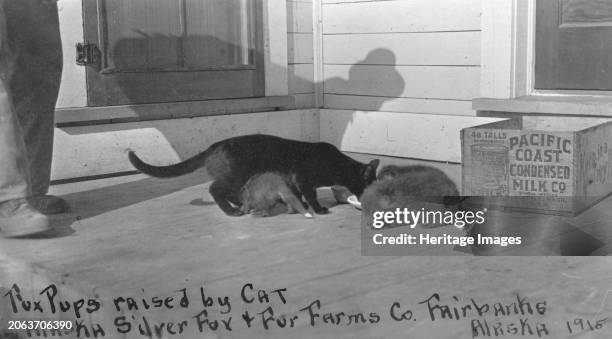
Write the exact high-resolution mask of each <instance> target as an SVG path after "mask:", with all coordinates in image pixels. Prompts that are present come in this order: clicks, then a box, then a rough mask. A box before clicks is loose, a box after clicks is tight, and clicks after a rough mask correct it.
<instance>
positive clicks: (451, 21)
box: [323, 0, 481, 34]
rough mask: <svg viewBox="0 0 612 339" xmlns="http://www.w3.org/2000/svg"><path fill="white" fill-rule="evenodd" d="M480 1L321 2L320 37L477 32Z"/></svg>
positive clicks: (478, 28)
mask: <svg viewBox="0 0 612 339" xmlns="http://www.w3.org/2000/svg"><path fill="white" fill-rule="evenodd" d="M480 3H481V1H480V0H461V1H458V0H403V1H402V0H396V1H367V2H345V3H338V2H337V1H324V3H323V7H324V12H323V33H324V34H344V33H399V32H452V31H469V30H476V31H479V30H480V13H481V11H480Z"/></svg>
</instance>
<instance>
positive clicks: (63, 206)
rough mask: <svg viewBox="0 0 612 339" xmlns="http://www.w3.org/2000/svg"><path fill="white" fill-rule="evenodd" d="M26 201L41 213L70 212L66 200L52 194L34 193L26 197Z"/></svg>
mask: <svg viewBox="0 0 612 339" xmlns="http://www.w3.org/2000/svg"><path fill="white" fill-rule="evenodd" d="M27 200H28V203H29V204H30V205H31V206H32V207H34V208H35V209H37V210H38V211H39V212H40V213H43V214H60V213H66V212H70V205H68V203H67V202H66V200H64V199H62V198H60V197H56V196H54V195H34V196H31V197H28V198H27Z"/></svg>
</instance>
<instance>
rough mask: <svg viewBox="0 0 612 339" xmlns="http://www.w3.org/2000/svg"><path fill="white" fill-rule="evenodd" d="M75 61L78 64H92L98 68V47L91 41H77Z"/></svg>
mask: <svg viewBox="0 0 612 339" xmlns="http://www.w3.org/2000/svg"><path fill="white" fill-rule="evenodd" d="M76 52H77V53H76V63H77V65H79V66H92V67H94V68H95V69H97V70H99V69H100V56H101V53H100V49H99V48H98V46H97V45H96V44H94V43H91V42H79V43H77V44H76Z"/></svg>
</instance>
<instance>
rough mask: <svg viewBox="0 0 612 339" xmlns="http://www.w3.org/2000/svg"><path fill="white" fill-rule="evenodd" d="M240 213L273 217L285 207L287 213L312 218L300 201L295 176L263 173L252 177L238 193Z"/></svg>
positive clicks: (303, 203)
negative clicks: (240, 201)
mask: <svg viewBox="0 0 612 339" xmlns="http://www.w3.org/2000/svg"><path fill="white" fill-rule="evenodd" d="M240 196H241V200H242V212H244V213H253V215H259V216H263V217H266V216H273V215H276V214H279V213H282V211H281V210H280V209H279V207H280V208H281V209H282V207H286V210H287V213H296V212H299V213H301V214H302V215H303V216H305V217H306V218H312V214H310V212H308V210H307V208H308V205H307V204H306V203H305V202H303V201H302V199H301V198H298V197H301V194H300V192H299V190H298V188H297V186H296V183H295V176H287V175H282V174H280V173H274V172H265V173H261V174H256V175H254V176H253V177H252V178H251V179H249V181H247V183H246V184H244V187H242V190H241V192H240Z"/></svg>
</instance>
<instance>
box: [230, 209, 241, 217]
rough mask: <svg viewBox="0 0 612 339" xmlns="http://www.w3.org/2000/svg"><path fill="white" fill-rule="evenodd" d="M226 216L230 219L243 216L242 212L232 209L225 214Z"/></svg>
mask: <svg viewBox="0 0 612 339" xmlns="http://www.w3.org/2000/svg"><path fill="white" fill-rule="evenodd" d="M226 214H227V215H229V216H230V217H241V216H243V215H244V212H243V211H242V210H240V209H238V208H236V209H234V210H232V211H229V212H227V213H226Z"/></svg>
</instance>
